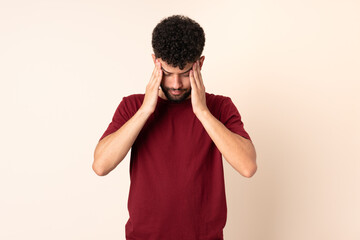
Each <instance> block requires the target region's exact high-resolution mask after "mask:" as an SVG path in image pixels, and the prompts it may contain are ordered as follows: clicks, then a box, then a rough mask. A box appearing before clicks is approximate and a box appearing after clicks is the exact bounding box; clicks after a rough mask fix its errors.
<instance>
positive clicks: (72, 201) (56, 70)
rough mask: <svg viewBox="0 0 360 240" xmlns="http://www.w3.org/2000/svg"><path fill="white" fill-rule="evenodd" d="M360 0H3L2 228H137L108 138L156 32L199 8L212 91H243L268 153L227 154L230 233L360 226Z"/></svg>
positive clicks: (248, 116)
mask: <svg viewBox="0 0 360 240" xmlns="http://www.w3.org/2000/svg"><path fill="white" fill-rule="evenodd" d="M359 12H360V2H359V1H357V0H353V1H352V0H341V1H340V0H337V1H335V0H305V1H304V0H302V1H300V0H297V1H286V0H279V1H266V0H254V1H245V0H241V1H235V0H234V1H221V2H220V1H115V0H111V1H110V0H105V1H100V0H93V1H84V0H83V1H76V0H71V1H70V0H66V1H64V0H61V1H60V0H58V1H47V0H43V1H40V0H33V1H25V0H14V1H4V0H2V1H1V2H0V79H1V94H0V98H1V99H0V104H1V106H0V107H1V124H0V131H1V157H0V159H1V174H0V187H1V197H0V213H1V214H0V226H1V230H0V239H6V240H10V239H11V240H12V239H17V240H20V239H37V240H40V239H41V240H42V239H44V240H45V239H52V240H63V239H71V240H79V239H84V240H91V239H107V240H110V239H114V240H115V239H125V223H126V221H127V219H128V212H127V197H128V191H129V183H130V179H129V154H128V155H127V157H126V158H125V159H124V160H123V161H122V162H121V164H120V165H118V167H117V168H116V169H115V170H114V171H112V172H111V173H110V174H108V175H107V176H105V177H99V176H97V175H96V174H95V173H94V172H93V170H92V168H91V165H92V162H93V152H94V149H95V146H96V144H97V142H98V140H99V138H100V136H101V135H102V134H103V132H104V131H105V129H106V128H107V126H108V124H109V123H110V121H111V118H112V116H113V113H114V112H115V109H116V107H117V106H118V104H119V103H120V101H121V99H122V97H123V96H127V95H130V94H133V93H144V92H145V87H146V84H147V82H148V81H149V79H150V76H151V73H152V70H153V67H154V65H153V62H152V59H151V53H152V48H151V33H152V30H153V28H154V27H155V25H156V24H157V23H158V22H159V21H160V20H161V19H163V18H164V17H167V16H170V15H173V14H184V15H187V16H189V17H191V18H193V19H194V20H196V21H197V22H199V23H200V24H201V26H202V27H203V28H204V30H205V33H206V43H205V49H204V52H203V55H204V56H205V62H204V66H203V69H202V76H203V79H204V83H205V87H206V91H207V92H211V93H215V94H221V95H226V96H229V97H231V98H232V100H233V102H234V103H235V105H236V106H237V107H238V110H239V112H240V114H241V116H242V120H243V122H244V126H245V129H246V130H247V131H248V133H249V134H250V136H251V138H252V139H253V142H254V145H255V148H256V151H257V163H258V171H257V173H256V174H255V175H254V176H253V177H252V178H249V179H247V178H244V177H242V176H241V175H240V174H239V173H237V172H236V170H235V169H233V168H232V167H231V166H230V165H229V164H228V163H227V162H226V161H225V160H224V166H225V169H224V170H225V176H226V179H225V181H226V194H227V203H228V219H227V225H226V227H225V229H224V235H225V239H226V240H238V239H241V240H265V239H266V240H319V239H321V240H322V239H324V240H357V239H360V228H359V222H360V207H359V202H360V188H359V182H360V166H359V165H360V164H359V160H360V154H359V147H360V141H359V136H360V128H359V123H360V104H359V103H360V97H359V90H360V84H359V80H360V57H359V56H360V44H359V43H360V14H359Z"/></svg>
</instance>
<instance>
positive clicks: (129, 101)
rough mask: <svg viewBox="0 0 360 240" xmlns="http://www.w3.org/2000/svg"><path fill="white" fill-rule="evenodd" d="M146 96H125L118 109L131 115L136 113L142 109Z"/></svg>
mask: <svg viewBox="0 0 360 240" xmlns="http://www.w3.org/2000/svg"><path fill="white" fill-rule="evenodd" d="M144 96H145V94H131V95H127V96H124V97H123V98H122V100H121V102H120V103H119V106H118V107H119V108H122V109H126V110H127V111H129V112H131V113H132V112H136V111H137V110H138V109H139V108H140V106H141V104H142V102H143V100H144Z"/></svg>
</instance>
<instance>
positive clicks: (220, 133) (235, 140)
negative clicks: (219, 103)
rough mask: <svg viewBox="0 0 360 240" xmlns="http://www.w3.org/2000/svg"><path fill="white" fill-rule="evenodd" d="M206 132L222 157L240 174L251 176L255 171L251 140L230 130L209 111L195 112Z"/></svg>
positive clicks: (254, 157) (254, 154)
mask: <svg viewBox="0 0 360 240" xmlns="http://www.w3.org/2000/svg"><path fill="white" fill-rule="evenodd" d="M197 117H198V119H199V120H200V122H201V123H202V125H203V126H204V128H205V130H206V132H207V133H208V134H209V136H210V138H211V139H212V140H213V142H214V143H215V145H216V147H217V148H218V149H219V151H220V152H221V154H222V155H223V156H224V158H225V159H226V160H227V161H228V162H229V164H230V165H231V166H232V167H233V168H235V169H236V170H237V171H238V172H239V173H240V174H241V175H243V176H245V177H251V176H253V175H254V173H255V172H256V169H257V166H256V152H255V148H254V146H253V144H252V142H251V141H250V140H248V139H245V138H243V137H241V136H240V135H238V134H235V133H233V132H231V131H230V130H229V129H228V128H227V127H226V126H225V125H224V124H222V123H221V122H220V121H219V120H218V119H216V118H215V117H214V116H213V115H212V114H211V113H210V112H209V111H202V112H201V113H199V114H197Z"/></svg>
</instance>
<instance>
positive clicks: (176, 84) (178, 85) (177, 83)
mask: <svg viewBox="0 0 360 240" xmlns="http://www.w3.org/2000/svg"><path fill="white" fill-rule="evenodd" d="M182 86H183V85H182V81H181V77H180V76H179V75H176V74H175V75H174V79H173V85H172V88H175V89H180V88H182Z"/></svg>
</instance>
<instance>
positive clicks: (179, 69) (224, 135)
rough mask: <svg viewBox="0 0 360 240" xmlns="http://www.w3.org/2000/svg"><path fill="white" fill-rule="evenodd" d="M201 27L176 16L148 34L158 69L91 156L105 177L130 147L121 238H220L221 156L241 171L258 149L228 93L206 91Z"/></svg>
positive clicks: (126, 102) (252, 167)
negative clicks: (126, 207) (123, 236)
mask: <svg viewBox="0 0 360 240" xmlns="http://www.w3.org/2000/svg"><path fill="white" fill-rule="evenodd" d="M204 44H205V34H204V31H203V29H202V28H201V27H200V25H199V24H198V23H196V22H195V21H194V20H192V19H190V18H188V17H185V16H179V15H174V16H171V17H168V18H165V19H163V20H162V21H161V22H160V23H159V24H158V25H157V26H156V27H155V29H154V31H153V34H152V46H153V50H154V54H153V55H152V57H153V61H154V64H155V68H154V70H153V73H152V76H151V79H150V81H149V83H148V85H147V87H146V92H145V94H133V95H130V96H127V97H124V98H123V100H122V101H121V103H120V104H119V106H118V108H117V109H116V111H115V114H114V117H113V119H112V122H111V123H110V124H109V126H108V128H107V130H106V131H105V132H104V134H103V135H102V136H101V138H100V140H99V143H98V145H97V146H96V149H95V153H94V163H93V170H94V171H95V172H96V174H98V175H100V176H104V175H106V174H108V173H109V172H110V171H112V170H113V169H114V168H115V167H116V166H117V165H118V164H119V163H120V162H121V161H122V160H123V159H124V157H125V156H126V154H127V152H128V151H129V150H130V148H131V157H130V179H131V185H130V192H129V199H128V210H129V215H130V218H129V220H128V221H127V223H126V226H125V230H126V239H131V240H180V239H183V240H200V239H204V240H205V239H209V240H210V239H211V240H215V239H219V240H220V239H223V228H224V226H225V223H226V216H227V208H226V197H225V186H224V174H223V163H222V156H224V158H225V159H226V160H227V161H228V162H229V163H230V164H231V166H232V167H234V168H235V169H236V170H237V171H238V172H239V173H240V174H241V175H243V176H245V177H251V176H253V174H254V173H255V172H256V169H257V165H256V153H255V149H254V146H253V144H252V141H251V139H250V137H249V135H248V134H247V132H246V131H245V129H244V127H243V123H242V121H241V117H240V114H239V112H238V110H237V109H236V107H235V105H234V104H233V103H232V101H231V99H230V98H229V97H224V96H220V95H214V94H210V93H207V92H205V87H204V83H203V79H202V77H201V72H200V70H201V67H202V65H203V63H204V59H205V57H204V56H201V53H202V51H203V48H204Z"/></svg>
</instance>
